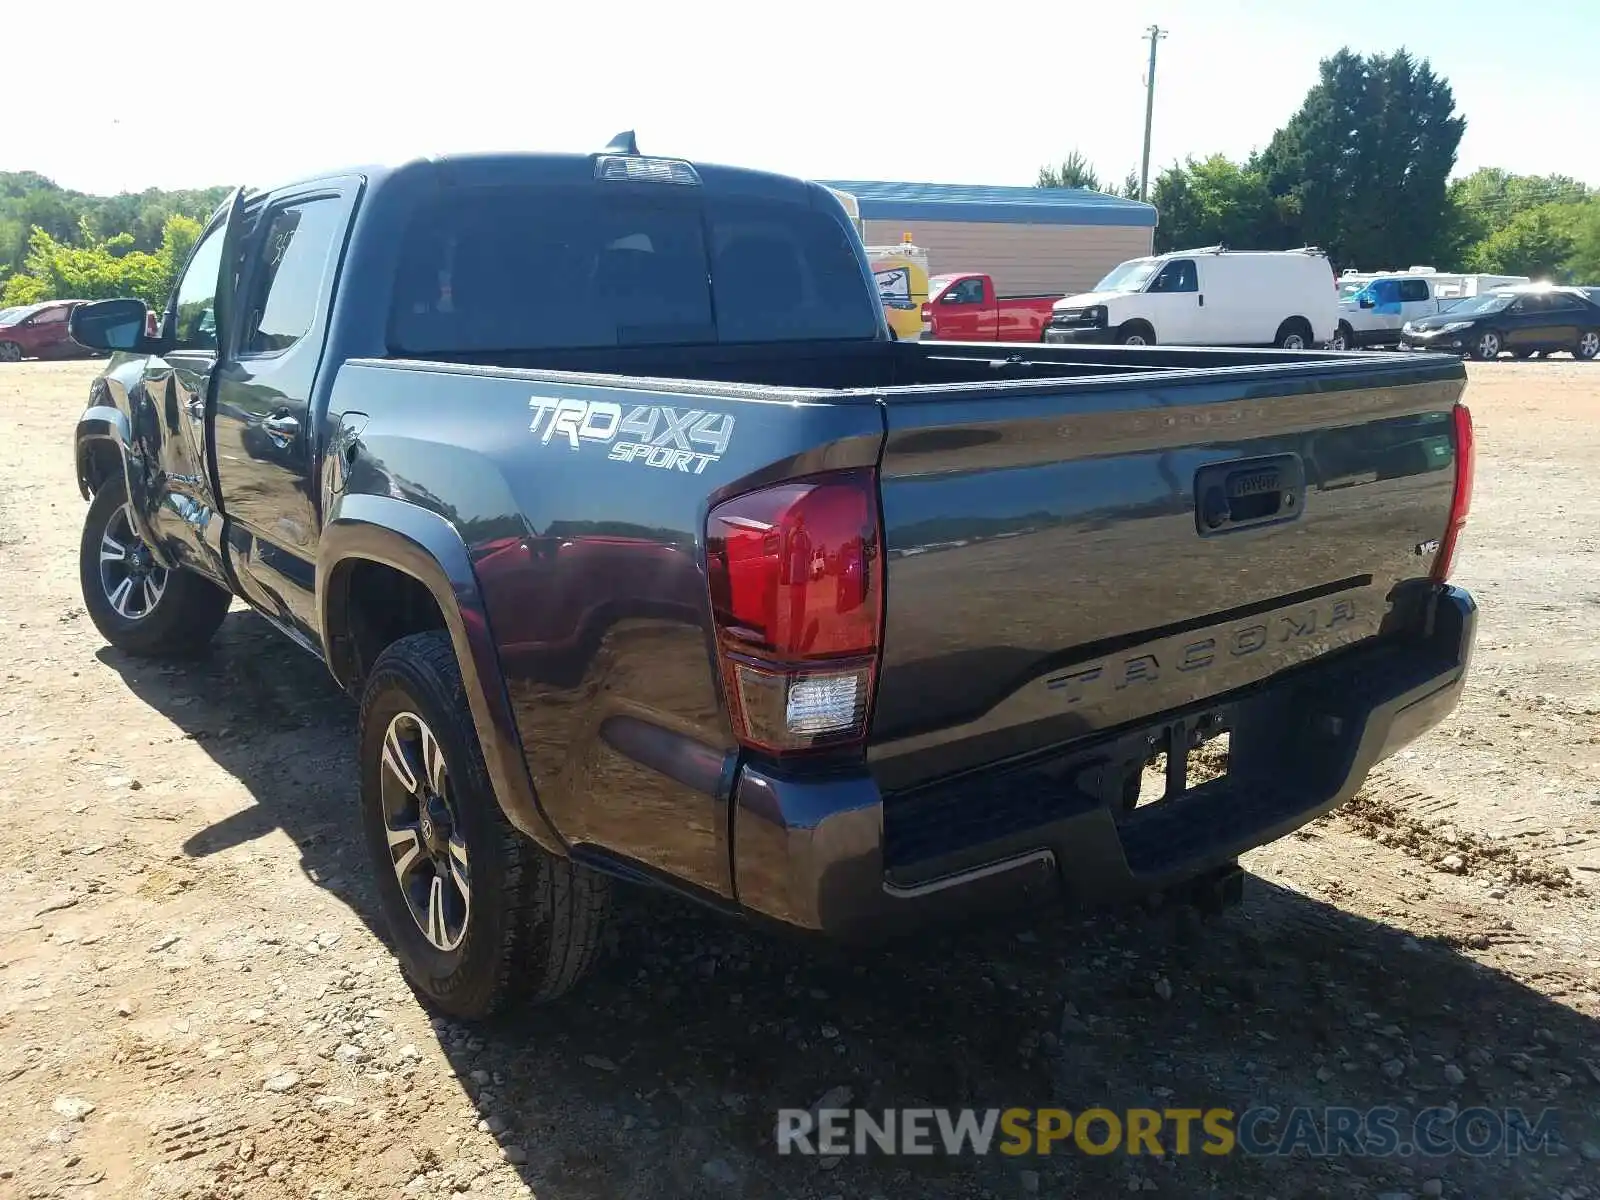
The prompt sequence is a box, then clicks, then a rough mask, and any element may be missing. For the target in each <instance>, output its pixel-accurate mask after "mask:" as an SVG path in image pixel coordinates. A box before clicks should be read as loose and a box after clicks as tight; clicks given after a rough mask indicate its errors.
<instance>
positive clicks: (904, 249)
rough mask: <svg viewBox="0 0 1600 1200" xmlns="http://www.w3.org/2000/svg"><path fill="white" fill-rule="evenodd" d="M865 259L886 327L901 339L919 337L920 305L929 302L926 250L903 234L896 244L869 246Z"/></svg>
mask: <svg viewBox="0 0 1600 1200" xmlns="http://www.w3.org/2000/svg"><path fill="white" fill-rule="evenodd" d="M867 261H868V262H869V263H871V264H872V276H873V278H874V279H876V280H877V281H878V297H879V299H880V300H882V302H883V312H884V316H886V317H887V318H888V319H889V328H890V329H891V330H893V331H894V335H895V337H896V338H898V339H899V340H900V341H902V342H914V341H916V340H917V339H918V338H920V337H921V336H922V306H923V305H924V304H926V303H927V302H928V252H927V251H926V250H924V249H922V248H921V247H919V246H915V245H913V244H912V242H911V235H910V234H909V233H908V234H906V235H905V238H904V240H903V241H902V242H901V243H900V245H898V246H868V247H867Z"/></svg>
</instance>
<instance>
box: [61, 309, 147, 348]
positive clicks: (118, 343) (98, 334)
mask: <svg viewBox="0 0 1600 1200" xmlns="http://www.w3.org/2000/svg"><path fill="white" fill-rule="evenodd" d="M149 320H150V313H149V310H148V309H147V308H146V307H145V303H144V301H143V300H98V301H96V302H95V303H93V304H80V305H78V307H77V308H75V309H73V310H72V316H71V317H70V318H68V320H67V332H68V333H70V334H71V335H72V340H73V341H75V342H77V343H78V345H80V346H82V347H83V348H84V349H86V350H110V351H117V350H123V351H139V350H144V349H147V348H148V347H149V345H150V341H151V339H150V338H149V336H148V333H147V331H148V328H149Z"/></svg>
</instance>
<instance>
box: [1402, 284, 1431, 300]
mask: <svg viewBox="0 0 1600 1200" xmlns="http://www.w3.org/2000/svg"><path fill="white" fill-rule="evenodd" d="M1427 298H1428V282H1427V280H1425V279H1402V280H1401V281H1400V299H1401V301H1402V302H1403V303H1407V304H1409V303H1412V302H1413V301H1416V300H1426V299H1427Z"/></svg>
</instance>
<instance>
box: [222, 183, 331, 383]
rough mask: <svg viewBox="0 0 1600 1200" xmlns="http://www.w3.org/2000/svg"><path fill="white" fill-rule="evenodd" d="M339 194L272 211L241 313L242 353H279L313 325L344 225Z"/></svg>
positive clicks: (256, 253)
mask: <svg viewBox="0 0 1600 1200" xmlns="http://www.w3.org/2000/svg"><path fill="white" fill-rule="evenodd" d="M341 212H342V208H341V205H340V204H339V202H338V200H337V199H336V198H335V197H332V196H329V197H325V198H322V199H317V200H307V201H304V202H302V203H299V204H290V205H287V206H285V207H283V208H279V209H276V210H275V211H273V212H272V213H271V214H269V218H268V223H267V228H266V230H265V231H264V232H263V233H262V235H261V238H260V240H259V241H258V242H257V243H256V250H255V255H256V264H255V273H254V275H253V276H252V282H251V284H250V296H249V299H248V301H247V303H246V304H245V305H244V309H243V311H242V313H241V320H242V322H243V324H242V325H241V327H240V337H239V343H238V345H239V353H241V354H277V353H279V352H281V351H284V350H287V349H288V348H289V347H290V346H292V345H294V344H295V343H296V342H298V341H299V340H300V339H301V338H303V337H304V336H305V335H306V334H307V333H309V332H310V330H311V322H312V320H313V318H314V317H315V316H316V312H317V301H318V299H319V297H320V296H321V293H322V280H323V276H324V274H325V273H326V271H327V266H328V261H329V259H330V258H331V257H332V250H333V245H334V241H335V239H336V238H337V236H338V234H339V232H340V229H341V228H342V224H343V223H342V221H341Z"/></svg>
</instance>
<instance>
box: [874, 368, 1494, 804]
mask: <svg viewBox="0 0 1600 1200" xmlns="http://www.w3.org/2000/svg"><path fill="white" fill-rule="evenodd" d="M1464 386H1465V372H1464V371H1463V369H1462V367H1461V365H1460V364H1459V363H1458V362H1455V361H1454V360H1444V359H1428V360H1421V361H1418V360H1413V361H1409V362H1408V361H1406V360H1398V359H1397V360H1395V361H1394V362H1392V363H1391V362H1388V361H1375V360H1374V359H1372V358H1368V357H1366V356H1363V357H1362V358H1361V359H1346V360H1342V361H1340V360H1329V359H1323V360H1320V361H1318V360H1312V361H1311V362H1309V363H1306V364H1298V363H1297V364H1292V365H1285V364H1281V363H1275V364H1264V365H1262V366H1248V367H1235V368H1221V369H1216V370H1211V371H1192V372H1191V371H1183V372H1178V373H1174V374H1172V375H1169V376H1164V377H1161V378H1159V379H1152V378H1151V377H1149V376H1148V375H1147V376H1145V377H1143V378H1130V377H1114V378H1104V377H1102V378H1100V379H1095V380H1084V381H1082V382H1081V383H1079V382H1071V383H1065V384H1063V383H1062V382H1060V381H1057V382H1055V383H1054V384H1051V385H1042V384H1041V385H1024V386H1022V387H1020V388H1019V387H1018V386H1017V385H1014V384H1013V385H998V386H995V387H992V388H984V389H973V390H972V391H971V392H970V393H967V394H964V395H963V396H962V397H959V398H953V397H948V396H946V397H939V396H930V397H929V398H927V399H922V398H919V397H917V396H916V395H914V394H911V393H907V394H904V395H896V396H893V397H892V398H890V399H889V401H888V402H887V404H886V420H887V427H888V436H887V439H886V442H885V446H884V452H883V459H882V464H881V468H880V480H881V488H882V501H883V514H884V555H885V580H886V583H885V592H886V600H885V604H886V612H885V624H884V647H883V663H882V674H881V678H880V681H879V684H878V693H877V702H876V707H875V712H874V718H873V728H872V743H871V747H870V759H871V763H872V769H873V772H874V775H875V776H876V777H877V779H878V782H879V784H880V786H881V787H883V788H884V789H885V790H886V791H889V792H894V791H898V790H903V789H907V788H911V787H914V786H916V785H918V784H920V783H923V782H926V781H928V780H931V779H934V778H937V777H941V776H947V775H950V774H952V773H955V772H959V771H962V770H965V769H969V768H973V767H979V766H983V765H986V764H991V763H996V762H999V761H1003V760H1006V759H1010V758H1013V757H1015V756H1017V755H1023V754H1028V753H1030V752H1033V751H1039V750H1042V749H1045V748H1047V747H1052V746H1056V745H1060V744H1062V743H1065V742H1068V741H1071V740H1073V739H1076V738H1080V737H1084V736H1088V735H1092V734H1095V733H1097V732H1100V731H1104V730H1109V729H1112V728H1115V727H1118V726H1125V725H1128V724H1130V723H1133V722H1137V721H1139V720H1141V719H1143V718H1147V717H1151V716H1153V715H1156V714H1160V713H1164V712H1167V711H1170V710H1172V709H1176V708H1180V707H1182V706H1185V705H1189V704H1193V703H1195V702H1198V701H1203V700H1205V699H1206V698H1208V697H1211V696H1216V695H1220V694H1222V693H1224V692H1230V691H1233V690H1235V689H1238V688H1241V687H1245V686H1248V685H1250V684H1254V683H1257V682H1259V681H1261V680H1263V679H1266V678H1267V677H1269V676H1271V675H1274V674H1276V673H1278V672H1280V671H1283V670H1286V669H1288V668H1290V667H1292V666H1294V665H1296V664H1298V663H1302V662H1304V661H1306V660H1307V659H1309V658H1312V657H1315V656H1318V655H1322V654H1327V653H1330V652H1332V651H1335V650H1337V649H1340V648H1342V647H1346V646H1349V645H1352V644H1354V643H1356V642H1361V641H1364V640H1367V639H1371V638H1375V637H1379V636H1381V635H1383V634H1385V633H1389V632H1392V631H1398V630H1401V629H1405V628H1407V627H1409V626H1411V625H1413V624H1414V623H1415V622H1417V621H1419V620H1421V619H1422V616H1421V613H1422V609H1423V605H1422V601H1423V599H1424V598H1425V597H1426V595H1427V592H1428V586H1427V582H1426V580H1427V576H1428V573H1429V569H1430V567H1431V566H1432V561H1433V551H1434V548H1435V544H1436V542H1437V541H1438V539H1440V538H1441V537H1442V535H1443V533H1444V530H1445V526H1446V523H1447V519H1448V515H1449V510H1450V502H1451V493H1452V486H1453V480H1454V475H1455V470H1454V468H1455V461H1456V455H1455V446H1454V435H1453V426H1452V422H1451V409H1452V407H1453V406H1454V404H1455V402H1456V401H1457V399H1458V398H1459V397H1460V395H1461V392H1462V390H1463V388H1464Z"/></svg>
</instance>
